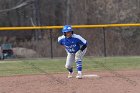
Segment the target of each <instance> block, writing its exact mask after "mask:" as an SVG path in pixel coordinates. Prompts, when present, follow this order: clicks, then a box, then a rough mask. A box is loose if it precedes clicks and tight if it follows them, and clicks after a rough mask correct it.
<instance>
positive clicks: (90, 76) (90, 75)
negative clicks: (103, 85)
mask: <svg viewBox="0 0 140 93" xmlns="http://www.w3.org/2000/svg"><path fill="white" fill-rule="evenodd" d="M83 77H88V78H92V77H96V78H98V77H100V76H99V75H95V74H89V75H83Z"/></svg>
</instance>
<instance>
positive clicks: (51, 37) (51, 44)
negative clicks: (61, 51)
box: [50, 29, 53, 59]
mask: <svg viewBox="0 0 140 93" xmlns="http://www.w3.org/2000/svg"><path fill="white" fill-rule="evenodd" d="M52 39H53V36H52V29H51V30H50V46H51V50H50V54H51V55H50V56H51V59H53V43H52Z"/></svg>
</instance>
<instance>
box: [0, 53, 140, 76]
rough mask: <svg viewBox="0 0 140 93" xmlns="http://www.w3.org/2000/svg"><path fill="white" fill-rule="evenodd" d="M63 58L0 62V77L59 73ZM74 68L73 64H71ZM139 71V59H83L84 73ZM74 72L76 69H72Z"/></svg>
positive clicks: (62, 66)
mask: <svg viewBox="0 0 140 93" xmlns="http://www.w3.org/2000/svg"><path fill="white" fill-rule="evenodd" d="M64 65H65V58H55V59H48V58H46V59H44V58H43V59H32V60H31V59H29V60H23V59H21V60H14V61H13V60H11V61H10V60H5V61H0V76H12V75H27V74H44V73H61V72H66V69H65V68H64ZM73 65H74V67H75V63H74V64H73ZM105 67H107V68H109V69H112V70H127V69H140V57H138V56H137V57H107V58H100V57H99V58H95V57H85V58H84V62H83V70H84V71H98V70H106V69H105ZM74 70H76V69H74Z"/></svg>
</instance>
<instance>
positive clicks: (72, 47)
mask: <svg viewBox="0 0 140 93" xmlns="http://www.w3.org/2000/svg"><path fill="white" fill-rule="evenodd" d="M62 32H63V35H62V36H60V37H58V43H59V44H60V45H62V46H64V47H65V50H66V52H67V59H66V64H65V67H66V68H67V70H68V71H69V74H68V78H71V77H72V74H73V66H72V64H73V62H74V61H75V62H76V65H77V71H78V74H77V76H76V78H78V79H81V78H82V59H83V56H84V55H85V53H86V50H87V41H86V40H85V39H84V38H82V37H81V36H80V35H77V34H74V33H73V30H72V27H71V26H70V25H65V26H64V27H63V29H62Z"/></svg>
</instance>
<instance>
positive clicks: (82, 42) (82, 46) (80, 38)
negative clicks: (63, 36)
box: [78, 35, 87, 51]
mask: <svg viewBox="0 0 140 93" xmlns="http://www.w3.org/2000/svg"><path fill="white" fill-rule="evenodd" d="M78 39H79V44H80V46H81V47H80V50H81V51H83V50H84V49H86V48H87V40H85V39H84V38H83V37H81V36H80V35H79V38H78Z"/></svg>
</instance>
